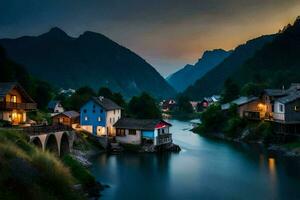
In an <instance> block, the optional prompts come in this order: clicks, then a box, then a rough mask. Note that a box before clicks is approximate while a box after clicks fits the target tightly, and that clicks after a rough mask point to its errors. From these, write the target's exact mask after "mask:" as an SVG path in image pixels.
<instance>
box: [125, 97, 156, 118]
mask: <svg viewBox="0 0 300 200" xmlns="http://www.w3.org/2000/svg"><path fill="white" fill-rule="evenodd" d="M128 110H129V114H130V115H131V116H133V117H136V118H139V119H159V118H161V112H160V110H159V108H158V106H157V105H156V102H155V100H154V99H153V98H152V97H151V96H150V95H149V94H147V93H145V92H143V93H142V94H141V95H140V96H134V97H132V99H131V100H130V102H129V105H128Z"/></svg>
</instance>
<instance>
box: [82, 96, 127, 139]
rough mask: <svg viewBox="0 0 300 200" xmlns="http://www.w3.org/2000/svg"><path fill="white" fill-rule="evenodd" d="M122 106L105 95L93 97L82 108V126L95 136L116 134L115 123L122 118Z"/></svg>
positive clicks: (112, 135)
mask: <svg viewBox="0 0 300 200" xmlns="http://www.w3.org/2000/svg"><path fill="white" fill-rule="evenodd" d="M121 109H122V108H121V107H120V106H119V105H117V104H116V103H115V102H113V101H112V100H110V99H108V98H104V97H101V96H100V97H92V98H91V99H90V100H89V101H87V102H86V103H85V104H84V105H83V106H82V107H81V108H80V126H81V128H82V129H83V130H85V131H87V132H89V133H92V134H93V135H95V136H109V137H114V136H115V135H116V131H115V128H114V127H113V125H114V124H115V123H116V122H117V121H118V120H119V119H120V118H121Z"/></svg>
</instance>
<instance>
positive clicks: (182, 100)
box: [177, 95, 194, 113]
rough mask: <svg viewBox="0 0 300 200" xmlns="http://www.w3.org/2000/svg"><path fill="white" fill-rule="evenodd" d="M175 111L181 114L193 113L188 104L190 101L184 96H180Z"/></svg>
mask: <svg viewBox="0 0 300 200" xmlns="http://www.w3.org/2000/svg"><path fill="white" fill-rule="evenodd" d="M177 102H178V103H177V109H178V111H179V112H181V113H193V112H194V109H193V107H192V105H191V103H190V99H189V98H188V97H186V96H183V95H180V96H179V97H178V100H177Z"/></svg>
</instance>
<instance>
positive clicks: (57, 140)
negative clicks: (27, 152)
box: [23, 126, 76, 156]
mask: <svg viewBox="0 0 300 200" xmlns="http://www.w3.org/2000/svg"><path fill="white" fill-rule="evenodd" d="M23 131H24V132H25V133H26V134H27V135H28V136H29V140H30V142H31V143H32V144H34V145H35V146H37V147H39V148H41V149H42V150H43V151H45V150H48V151H50V152H52V153H54V154H56V155H58V156H63V155H65V154H68V153H70V152H71V151H72V149H73V143H74V140H75V137H76V135H75V133H74V131H73V130H72V129H71V128H69V127H66V126H39V127H28V128H24V129H23Z"/></svg>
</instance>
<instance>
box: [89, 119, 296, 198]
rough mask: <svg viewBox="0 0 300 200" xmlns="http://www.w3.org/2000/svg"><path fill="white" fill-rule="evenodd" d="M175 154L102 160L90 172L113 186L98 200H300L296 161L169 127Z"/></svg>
mask: <svg viewBox="0 0 300 200" xmlns="http://www.w3.org/2000/svg"><path fill="white" fill-rule="evenodd" d="M171 123H172V124H173V127H172V132H173V133H174V134H173V139H174V141H175V142H176V143H177V144H179V145H180V146H181V147H182V148H183V149H184V151H181V152H180V153H179V154H172V153H170V154H138V155H137V154H127V153H124V154H121V155H110V156H109V155H106V154H103V155H100V156H99V157H98V158H97V159H96V160H95V161H94V165H93V167H92V169H91V170H92V173H93V174H94V175H95V176H96V177H97V178H98V180H99V181H102V182H104V183H107V184H109V185H111V188H110V189H107V190H105V191H104V194H103V197H102V199H158V200H159V199H251V200H252V199H289V200H290V199H300V191H299V188H300V181H299V180H300V172H299V171H300V170H299V167H300V163H299V160H290V159H283V158H279V157H274V156H270V155H268V153H267V152H266V150H265V149H264V147H263V146H257V145H246V144H243V145H240V144H235V143H228V142H224V141H221V140H213V139H207V138H204V137H201V136H199V135H196V134H193V133H192V132H190V131H189V128H190V127H191V124H189V123H186V122H180V121H171Z"/></svg>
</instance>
